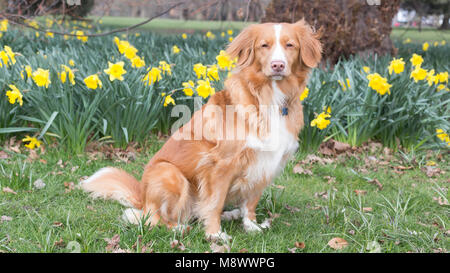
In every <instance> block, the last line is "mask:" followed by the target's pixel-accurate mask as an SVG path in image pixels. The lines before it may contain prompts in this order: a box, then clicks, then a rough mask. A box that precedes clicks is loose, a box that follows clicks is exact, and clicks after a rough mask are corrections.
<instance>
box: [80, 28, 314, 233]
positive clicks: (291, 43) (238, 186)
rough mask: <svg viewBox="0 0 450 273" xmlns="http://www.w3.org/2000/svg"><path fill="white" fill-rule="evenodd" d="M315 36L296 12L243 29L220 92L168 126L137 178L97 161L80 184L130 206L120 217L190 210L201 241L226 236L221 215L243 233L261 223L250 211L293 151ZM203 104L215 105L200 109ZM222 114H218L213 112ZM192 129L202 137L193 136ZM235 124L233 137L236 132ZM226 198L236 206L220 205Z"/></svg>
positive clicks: (174, 216) (163, 216) (184, 215)
mask: <svg viewBox="0 0 450 273" xmlns="http://www.w3.org/2000/svg"><path fill="white" fill-rule="evenodd" d="M319 36H320V34H319V33H318V32H315V31H314V30H313V29H312V28H311V27H310V26H309V25H308V24H307V23H306V22H305V21H304V20H300V21H298V22H296V23H293V24H289V23H264V24H254V25H250V26H248V27H246V28H245V29H243V30H242V31H241V33H240V34H239V35H238V36H236V37H235V39H234V40H233V41H232V42H231V43H230V44H229V45H228V47H227V49H226V53H227V54H228V56H229V57H230V58H232V59H236V60H237V61H236V67H235V69H234V70H233V72H232V74H231V76H230V77H228V78H227V80H226V81H225V84H224V90H222V91H220V92H217V93H215V94H214V95H213V96H211V97H210V99H209V100H208V102H207V103H206V104H205V105H203V106H202V108H201V110H198V111H196V112H195V113H194V114H193V116H192V118H191V119H190V121H189V122H187V123H186V124H185V125H183V126H182V127H181V128H179V129H178V130H177V131H175V133H173V134H172V136H171V137H170V138H169V139H168V141H167V142H166V143H165V144H164V145H163V147H162V148H161V149H160V150H159V151H158V152H157V153H156V154H155V155H154V156H153V158H151V160H150V162H149V163H148V164H147V165H146V167H145V170H144V173H143V176H142V179H141V181H140V182H139V181H138V180H137V179H136V178H134V177H133V176H132V175H130V174H128V173H126V172H125V171H123V170H119V169H116V168H110V167H107V168H103V169H101V170H99V171H97V172H96V173H95V174H93V175H92V176H91V177H89V178H88V179H87V180H85V181H83V182H82V183H81V188H82V189H84V190H85V191H87V192H89V193H91V195H92V196H93V197H102V198H105V199H114V200H117V201H119V202H120V203H121V204H123V205H125V206H128V207H131V208H129V209H126V210H125V212H124V215H123V218H124V219H125V220H128V221H129V222H132V223H138V222H139V221H141V220H142V219H146V220H145V224H150V225H151V226H154V225H157V224H158V223H160V224H163V225H166V226H167V227H169V228H176V227H179V226H182V225H181V223H186V222H187V221H189V220H190V219H193V218H196V219H199V220H200V221H202V222H203V224H204V228H205V235H206V238H207V239H208V240H224V241H228V240H230V239H231V236H229V235H228V234H226V233H225V232H223V231H222V230H221V221H222V220H231V219H237V218H239V217H241V218H242V223H243V227H244V229H245V231H247V232H251V231H256V232H259V231H262V230H263V228H265V227H267V226H266V225H260V224H258V223H257V221H256V213H255V209H256V207H257V204H258V201H259V199H260V197H261V195H262V193H263V191H264V189H265V188H266V187H267V186H268V185H270V183H271V182H272V181H273V180H274V179H275V178H276V177H277V175H279V173H280V172H281V171H282V170H283V169H284V167H285V165H286V163H287V161H288V160H289V158H290V157H291V156H292V155H293V154H294V153H295V152H296V151H297V149H298V146H299V145H298V134H299V132H300V130H301V129H302V127H303V110H302V104H301V102H300V99H299V97H300V95H301V93H302V92H303V90H304V89H305V87H306V83H307V78H308V74H309V73H310V70H311V69H312V68H314V67H317V65H318V64H319V63H320V61H321V56H322V45H321V43H320V41H319V39H320V37H319ZM208 107H211V108H212V109H214V110H215V111H209V114H206V112H208V111H206V110H207V109H208ZM230 109H231V110H232V114H231V115H229V114H228V113H229V112H230ZM224 112H227V115H226V116H225V117H223V115H220V114H218V113H224ZM250 116H251V117H250ZM136 118H139V117H136ZM236 120H240V121H242V122H237V121H236ZM275 125H276V126H275ZM274 128H275V129H274ZM196 130H200V131H201V132H204V133H205V134H206V135H207V136H208V137H204V138H201V139H198V138H197V139H196V138H195V136H194V135H195V134H196ZM237 131H240V132H241V133H242V132H243V137H240V138H237V137H236V132H237ZM223 134H225V135H227V136H228V137H223ZM193 136H194V137H193ZM226 204H234V205H237V206H239V208H238V209H235V210H232V211H226V212H223V209H224V206H225V205H226Z"/></svg>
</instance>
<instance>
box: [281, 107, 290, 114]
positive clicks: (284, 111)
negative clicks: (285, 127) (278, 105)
mask: <svg viewBox="0 0 450 273" xmlns="http://www.w3.org/2000/svg"><path fill="white" fill-rule="evenodd" d="M281 114H282V115H283V116H287V115H288V108H287V107H283V109H281Z"/></svg>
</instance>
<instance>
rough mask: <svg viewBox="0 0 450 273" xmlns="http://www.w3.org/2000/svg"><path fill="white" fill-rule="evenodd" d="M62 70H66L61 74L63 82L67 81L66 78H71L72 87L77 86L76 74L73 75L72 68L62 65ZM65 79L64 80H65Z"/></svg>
mask: <svg viewBox="0 0 450 273" xmlns="http://www.w3.org/2000/svg"><path fill="white" fill-rule="evenodd" d="M61 66H62V68H64V71H63V72H61V74H60V75H61V82H62V83H64V82H65V81H66V77H67V76H68V77H69V82H70V83H71V84H72V85H75V74H73V71H72V69H70V67H68V66H66V65H61ZM63 77H64V79H63Z"/></svg>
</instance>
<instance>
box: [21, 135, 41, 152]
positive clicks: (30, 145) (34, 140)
mask: <svg viewBox="0 0 450 273" xmlns="http://www.w3.org/2000/svg"><path fill="white" fill-rule="evenodd" d="M22 142H29V143H28V144H25V147H27V148H28V149H30V150H33V149H34V148H36V147H38V148H39V147H40V146H41V143H42V142H41V141H40V140H38V139H37V138H35V137H30V136H26V137H25V138H24V139H22Z"/></svg>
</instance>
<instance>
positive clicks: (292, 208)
mask: <svg viewBox="0 0 450 273" xmlns="http://www.w3.org/2000/svg"><path fill="white" fill-rule="evenodd" d="M284 207H285V208H286V209H287V210H288V211H290V212H291V213H295V212H299V211H300V209H299V208H297V207H291V206H289V205H286V206H284Z"/></svg>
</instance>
